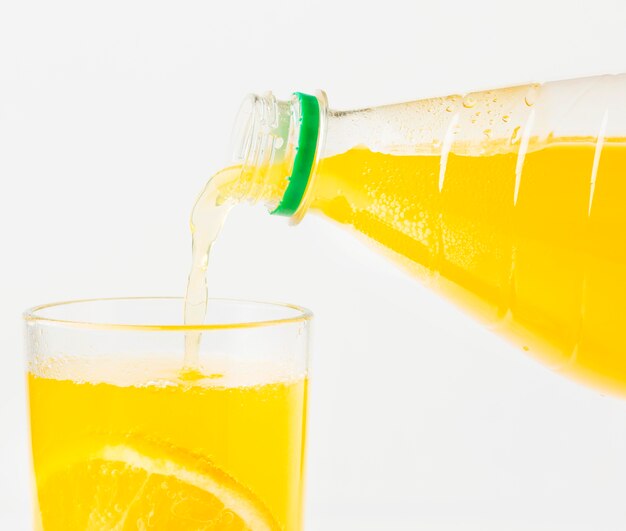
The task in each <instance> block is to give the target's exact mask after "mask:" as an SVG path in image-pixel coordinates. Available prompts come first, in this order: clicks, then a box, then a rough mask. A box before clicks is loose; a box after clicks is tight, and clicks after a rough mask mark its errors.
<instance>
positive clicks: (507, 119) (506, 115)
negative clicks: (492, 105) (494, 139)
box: [502, 114, 511, 124]
mask: <svg viewBox="0 0 626 531" xmlns="http://www.w3.org/2000/svg"><path fill="white" fill-rule="evenodd" d="M510 120H511V117H510V116H509V115H508V114H505V115H504V116H503V117H502V121H503V122H504V123H505V124H507V123H509V121H510Z"/></svg>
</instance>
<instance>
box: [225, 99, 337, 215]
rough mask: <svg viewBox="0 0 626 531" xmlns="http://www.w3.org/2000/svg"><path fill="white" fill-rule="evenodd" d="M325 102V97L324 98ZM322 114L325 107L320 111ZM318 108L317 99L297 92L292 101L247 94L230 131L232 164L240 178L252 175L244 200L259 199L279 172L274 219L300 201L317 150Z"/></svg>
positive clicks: (291, 211)
mask: <svg viewBox="0 0 626 531" xmlns="http://www.w3.org/2000/svg"><path fill="white" fill-rule="evenodd" d="M322 101H324V102H325V98H322ZM324 110H325V107H324ZM321 114H322V113H321V105H320V100H319V99H318V97H316V96H312V95H309V94H303V93H300V92H296V93H294V94H293V96H292V98H291V99H290V100H285V101H283V100H277V99H276V98H275V97H274V95H273V94H272V93H267V94H264V95H256V94H250V95H248V96H247V97H246V98H245V99H244V101H243V102H242V104H241V106H240V108H239V112H238V114H237V118H236V119H235V124H234V127H233V131H232V137H231V146H232V159H233V162H234V163H235V164H236V165H240V166H241V171H242V178H245V177H244V176H253V178H252V179H251V182H252V183H254V186H253V187H252V188H251V189H250V190H249V191H248V192H247V193H246V198H247V199H248V200H250V201H252V202H256V200H258V199H259V198H260V197H262V196H263V193H262V191H263V186H262V185H261V183H263V182H264V181H265V180H266V178H267V176H268V175H270V174H274V173H275V172H277V171H280V172H282V177H283V179H284V191H283V193H282V197H280V198H279V200H278V201H277V202H276V203H275V204H273V205H268V206H270V212H271V213H272V214H275V215H281V216H293V215H294V214H295V213H296V212H297V211H298V209H299V208H300V205H301V204H302V202H303V198H304V195H305V192H306V190H307V188H308V185H309V181H310V179H311V175H312V173H313V170H314V167H315V162H316V158H317V154H318V151H319V139H320V122H321V117H320V116H321Z"/></svg>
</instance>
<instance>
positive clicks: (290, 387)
mask: <svg viewBox="0 0 626 531" xmlns="http://www.w3.org/2000/svg"><path fill="white" fill-rule="evenodd" d="M182 316H183V300H182V299H179V298H135V299H105V300H85V301H73V302H66V303H59V304H49V305H44V306H39V307H37V308H34V309H32V310H30V311H28V312H26V314H25V322H26V352H27V358H28V388H29V401H30V425H31V441H32V456H33V465H34V476H35V484H36V489H35V492H36V494H35V523H36V527H38V528H40V529H47V530H48V529H117V528H120V529H122V528H124V529H126V528H127V526H130V527H132V528H133V529H135V528H136V529H254V530H265V529H267V530H271V529H290V530H292V529H294V530H297V529H301V526H302V495H303V472H304V439H305V426H306V403H307V365H308V343H309V327H310V322H311V318H312V315H311V313H310V312H309V311H308V310H305V309H303V308H299V307H297V306H291V305H283V304H270V303H262V302H248V301H235V300H225V299H214V300H211V301H210V302H209V310H208V312H207V317H206V320H205V323H204V324H203V325H196V326H185V325H184V324H183V323H182ZM198 331H200V332H201V333H202V344H201V348H200V354H199V365H198V366H197V367H195V368H193V369H190V368H184V367H183V354H184V352H183V351H184V343H185V341H184V339H185V338H184V336H185V334H186V333H189V332H198Z"/></svg>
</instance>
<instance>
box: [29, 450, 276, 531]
mask: <svg viewBox="0 0 626 531" xmlns="http://www.w3.org/2000/svg"><path fill="white" fill-rule="evenodd" d="M65 463H67V460H66V461H65ZM38 497H39V509H40V515H41V524H42V525H43V528H44V529H45V530H46V531H56V530H63V531H72V530H89V531H96V530H97V531H100V530H107V531H126V530H131V529H132V530H147V529H163V530H180V531H186V530H194V531H196V530H211V531H217V530H228V531H235V530H237V531H239V530H250V531H274V530H278V529H280V527H279V526H278V525H277V524H276V522H275V521H274V519H273V518H272V516H271V514H270V513H269V511H268V510H267V509H266V508H265V507H264V506H263V504H262V503H261V502H260V501H259V500H257V499H256V498H255V497H254V495H253V494H252V493H251V492H249V491H248V490H247V489H246V488H245V487H243V486H242V485H240V484H239V483H237V482H236V481H235V480H234V479H233V478H231V477H230V476H229V475H228V474H226V473H225V472H223V471H221V470H219V469H218V468H217V467H215V466H214V465H213V464H211V463H210V462H209V461H208V460H207V459H203V458H198V457H197V456H193V455H191V454H188V453H186V452H183V451H178V450H171V449H168V450H167V451H164V450H163V449H162V448H160V447H156V446H154V447H153V446H147V445H140V446H137V445H134V444H126V443H123V444H118V445H110V446H105V447H102V448H100V449H99V450H97V451H94V452H91V453H90V454H89V456H84V457H83V458H79V459H77V460H74V461H72V462H71V463H69V464H67V465H66V466H63V467H62V468H60V469H57V470H56V471H54V472H53V473H51V474H48V475H47V477H46V478H45V479H44V478H41V479H40V481H39V491H38Z"/></svg>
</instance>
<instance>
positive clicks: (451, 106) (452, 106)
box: [446, 105, 454, 112]
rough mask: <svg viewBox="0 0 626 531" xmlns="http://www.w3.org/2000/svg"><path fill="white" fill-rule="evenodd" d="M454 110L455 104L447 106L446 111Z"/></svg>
mask: <svg viewBox="0 0 626 531" xmlns="http://www.w3.org/2000/svg"><path fill="white" fill-rule="evenodd" d="M452 111H454V105H448V106H447V107H446V112H452Z"/></svg>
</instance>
